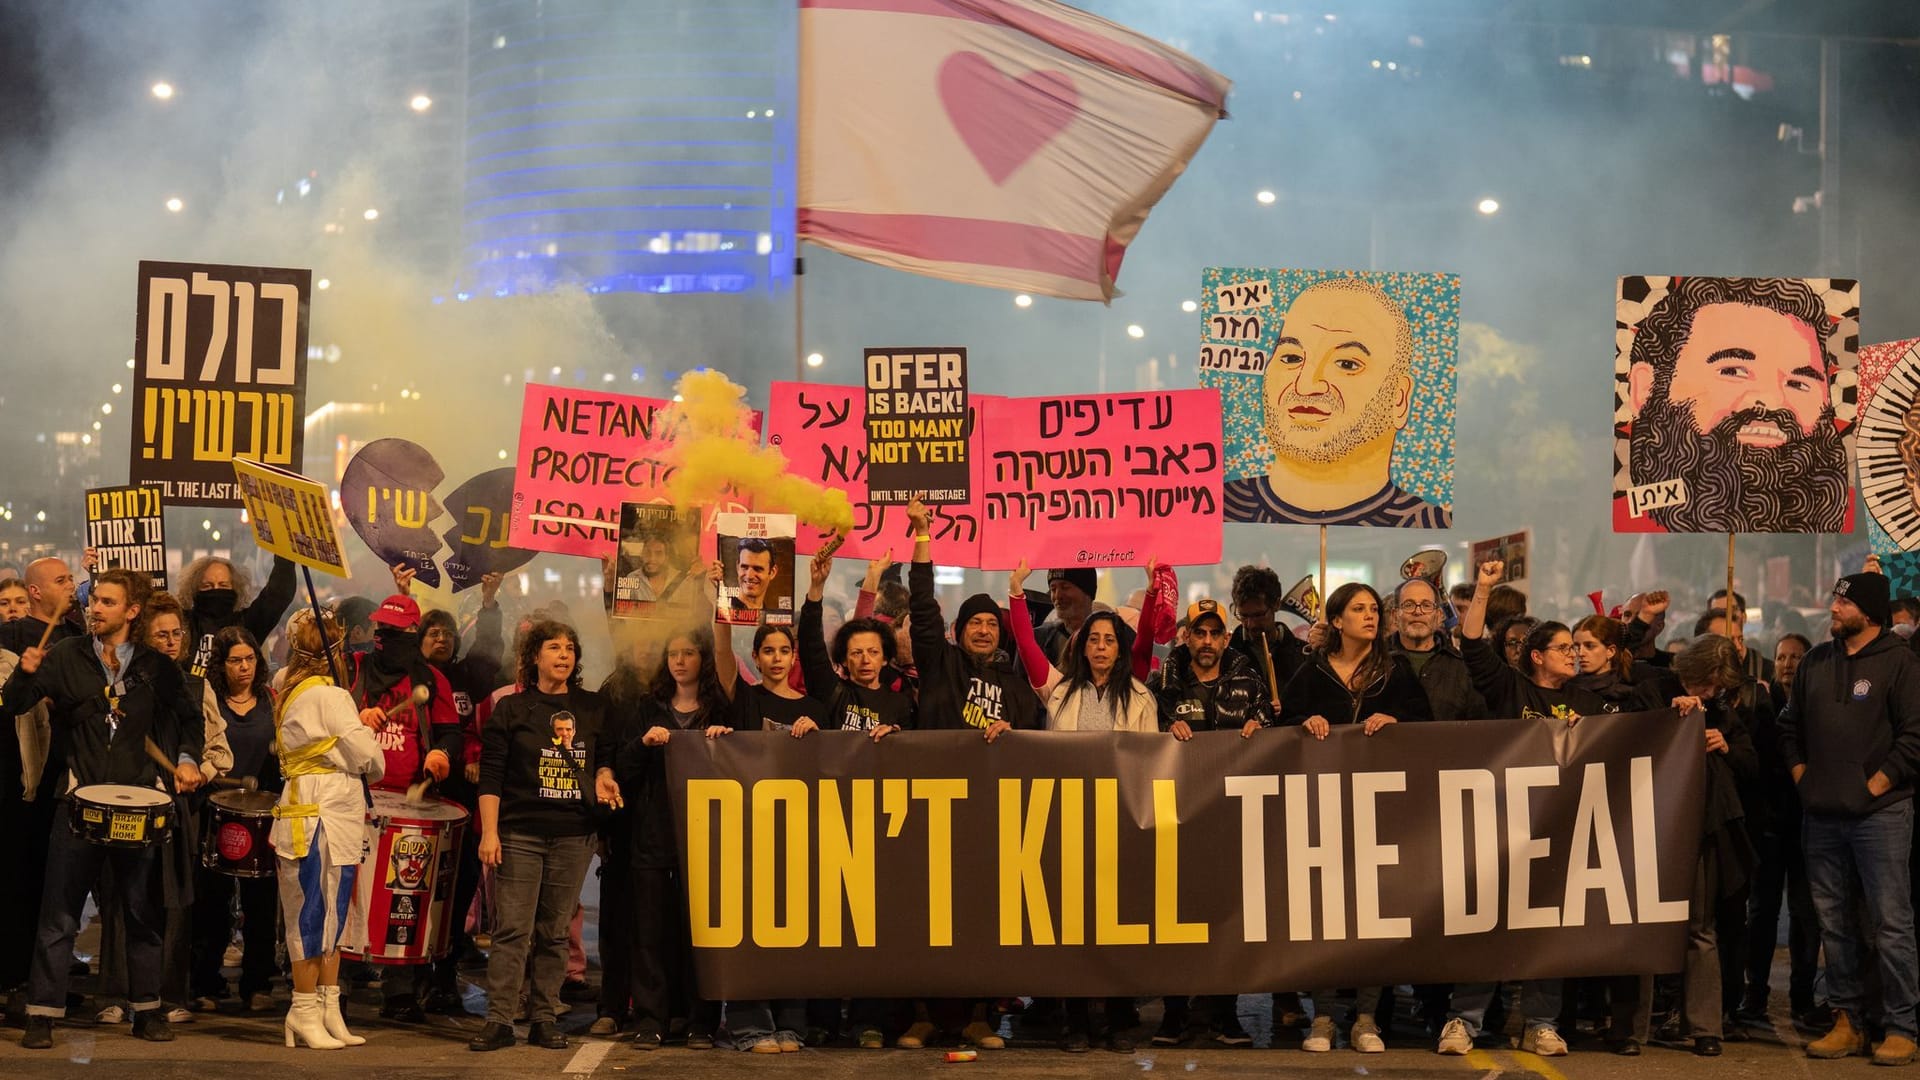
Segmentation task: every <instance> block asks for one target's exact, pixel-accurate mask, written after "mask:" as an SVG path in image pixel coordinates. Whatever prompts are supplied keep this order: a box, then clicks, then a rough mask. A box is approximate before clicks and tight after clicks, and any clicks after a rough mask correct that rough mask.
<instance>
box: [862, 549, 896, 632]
mask: <svg viewBox="0 0 1920 1080" xmlns="http://www.w3.org/2000/svg"><path fill="white" fill-rule="evenodd" d="M892 565H893V549H892V548H888V549H887V551H886V554H884V555H876V556H874V557H873V558H871V559H868V560H867V576H866V577H864V578H861V579H860V595H859V596H858V597H857V598H856V599H855V600H854V602H853V617H854V618H856V619H870V618H872V617H873V605H874V602H875V601H876V600H878V599H879V598H880V578H881V575H883V574H885V573H886V572H887V568H888V567H890V566H892Z"/></svg>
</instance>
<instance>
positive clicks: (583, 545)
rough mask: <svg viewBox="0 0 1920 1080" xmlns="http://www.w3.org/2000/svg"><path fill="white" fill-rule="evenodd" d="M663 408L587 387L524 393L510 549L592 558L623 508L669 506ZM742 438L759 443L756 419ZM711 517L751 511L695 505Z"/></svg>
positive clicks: (726, 503)
mask: <svg viewBox="0 0 1920 1080" xmlns="http://www.w3.org/2000/svg"><path fill="white" fill-rule="evenodd" d="M672 404H673V403H672V402H669V401H666V400H664V399H661V398H649V397H635V396H633V395H631V394H608V393H602V392H600V391H596V390H588V389H585V388H584V387H582V388H573V387H565V386H541V385H537V384H533V383H529V384H528V385H527V396H526V400H525V403H524V404H523V405H522V407H521V412H520V451H519V455H518V457H517V459H516V460H515V462H514V472H513V519H512V525H511V527H510V529H509V531H508V533H507V542H508V543H509V544H511V545H512V546H514V547H517V548H524V549H526V550H528V551H552V552H555V553H558V554H561V555H585V556H588V557H591V558H599V557H601V556H604V555H611V554H613V553H614V550H615V546H616V544H615V541H616V539H617V538H618V536H619V533H620V505H621V504H622V503H627V502H640V503H646V502H657V503H666V502H670V501H671V499H670V498H669V497H668V493H667V481H668V479H669V478H670V477H672V476H673V471H674V467H673V465H672V464H671V463H670V459H669V449H670V447H671V446H672V444H673V432H671V431H669V430H668V427H667V425H668V423H669V421H668V419H667V416H668V414H667V412H666V410H667V409H669V408H670V407H671V406H672ZM749 422H750V424H751V430H746V431H743V432H742V433H741V438H742V439H745V440H751V441H752V442H755V443H757V442H758V438H759V436H758V432H759V427H760V414H759V413H752V414H750V416H749ZM702 502H703V503H707V504H708V505H706V506H705V509H706V511H707V513H708V516H709V517H711V516H712V515H713V514H716V513H723V512H729V511H741V510H746V509H748V508H749V507H748V505H747V503H746V501H745V500H742V499H732V498H721V499H717V500H711V501H709V500H704V499H703V500H702Z"/></svg>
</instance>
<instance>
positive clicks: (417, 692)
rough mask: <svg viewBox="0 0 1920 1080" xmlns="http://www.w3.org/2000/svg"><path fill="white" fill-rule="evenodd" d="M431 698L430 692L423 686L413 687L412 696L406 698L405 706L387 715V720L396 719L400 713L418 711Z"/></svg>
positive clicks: (431, 692) (431, 693)
mask: <svg viewBox="0 0 1920 1080" xmlns="http://www.w3.org/2000/svg"><path fill="white" fill-rule="evenodd" d="M432 696H433V691H432V690H429V689H428V688H426V687H424V686H416V687H414V688H413V696H412V697H410V698H408V699H407V700H406V703H405V704H403V705H401V706H400V707H399V708H397V709H395V710H393V711H392V712H390V713H388V714H387V719H389V720H392V719H395V718H396V717H398V716H399V715H400V714H401V713H404V712H412V711H414V710H416V709H418V708H419V707H420V706H422V705H425V704H426V703H427V699H428V698H430V697H432Z"/></svg>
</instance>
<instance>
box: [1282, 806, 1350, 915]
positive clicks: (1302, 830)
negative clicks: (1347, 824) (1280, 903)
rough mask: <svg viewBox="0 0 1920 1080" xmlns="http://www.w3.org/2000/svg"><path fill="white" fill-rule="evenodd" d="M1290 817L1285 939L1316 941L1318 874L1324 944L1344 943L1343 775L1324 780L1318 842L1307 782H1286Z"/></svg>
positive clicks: (1345, 887) (1345, 896)
mask: <svg viewBox="0 0 1920 1080" xmlns="http://www.w3.org/2000/svg"><path fill="white" fill-rule="evenodd" d="M1286 791H1287V802H1286V813H1287V937H1288V939H1289V940H1292V941H1312V940H1314V936H1313V878H1312V874H1313V871H1314V870H1316V869H1317V870H1319V871H1320V903H1321V906H1322V907H1323V908H1325V909H1326V910H1325V911H1324V912H1323V913H1322V922H1323V923H1324V925H1325V927H1326V932H1325V933H1324V934H1322V935H1321V940H1323V941H1343V940H1345V939H1346V936H1347V879H1346V852H1345V851H1344V850H1343V844H1342V839H1343V834H1344V828H1343V826H1342V824H1341V820H1342V814H1341V809H1340V776H1339V775H1338V774H1336V773H1326V774H1322V775H1321V777H1320V813H1319V819H1320V820H1319V824H1320V842H1319V843H1318V844H1315V843H1312V842H1310V841H1309V840H1308V839H1307V826H1308V824H1309V821H1308V816H1309V815H1308V813H1307V778H1306V777H1304V776H1299V775H1292V776H1288V777H1286Z"/></svg>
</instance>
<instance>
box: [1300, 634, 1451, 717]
mask: <svg viewBox="0 0 1920 1080" xmlns="http://www.w3.org/2000/svg"><path fill="white" fill-rule="evenodd" d="M1392 661H1393V663H1392V664H1391V665H1390V666H1389V667H1388V668H1387V670H1386V672H1385V673H1384V674H1382V675H1380V676H1379V677H1377V678H1375V679H1374V680H1373V681H1372V682H1371V683H1369V684H1367V685H1366V686H1364V687H1362V688H1360V689H1359V690H1350V689H1348V688H1347V685H1346V683H1344V682H1342V681H1341V679H1340V676H1339V675H1338V674H1336V673H1335V672H1334V670H1333V664H1332V662H1331V661H1329V660H1328V659H1327V654H1326V653H1323V652H1316V653H1314V654H1313V656H1312V659H1311V660H1310V661H1309V662H1308V664H1307V666H1306V667H1303V668H1301V669H1300V670H1299V671H1298V672H1297V673H1295V675H1294V676H1293V678H1291V679H1289V680H1287V686H1286V689H1284V690H1282V691H1281V692H1280V722H1281V723H1282V724H1284V725H1287V726H1295V725H1299V724H1304V723H1306V722H1307V720H1308V719H1309V718H1310V717H1314V716H1324V717H1326V718H1327V723H1329V724H1358V723H1361V722H1363V721H1365V720H1366V718H1367V717H1369V716H1372V715H1373V714H1374V713H1385V714H1387V715H1388V716H1391V717H1393V718H1394V719H1395V720H1398V721H1400V722H1401V723H1417V722H1420V721H1424V720H1431V719H1433V705H1432V704H1431V703H1430V702H1428V701H1427V692H1426V691H1425V690H1423V689H1421V688H1420V680H1419V679H1418V678H1417V677H1415V676H1414V674H1413V668H1412V667H1411V666H1409V665H1408V664H1407V658H1406V657H1404V656H1395V657H1392Z"/></svg>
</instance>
